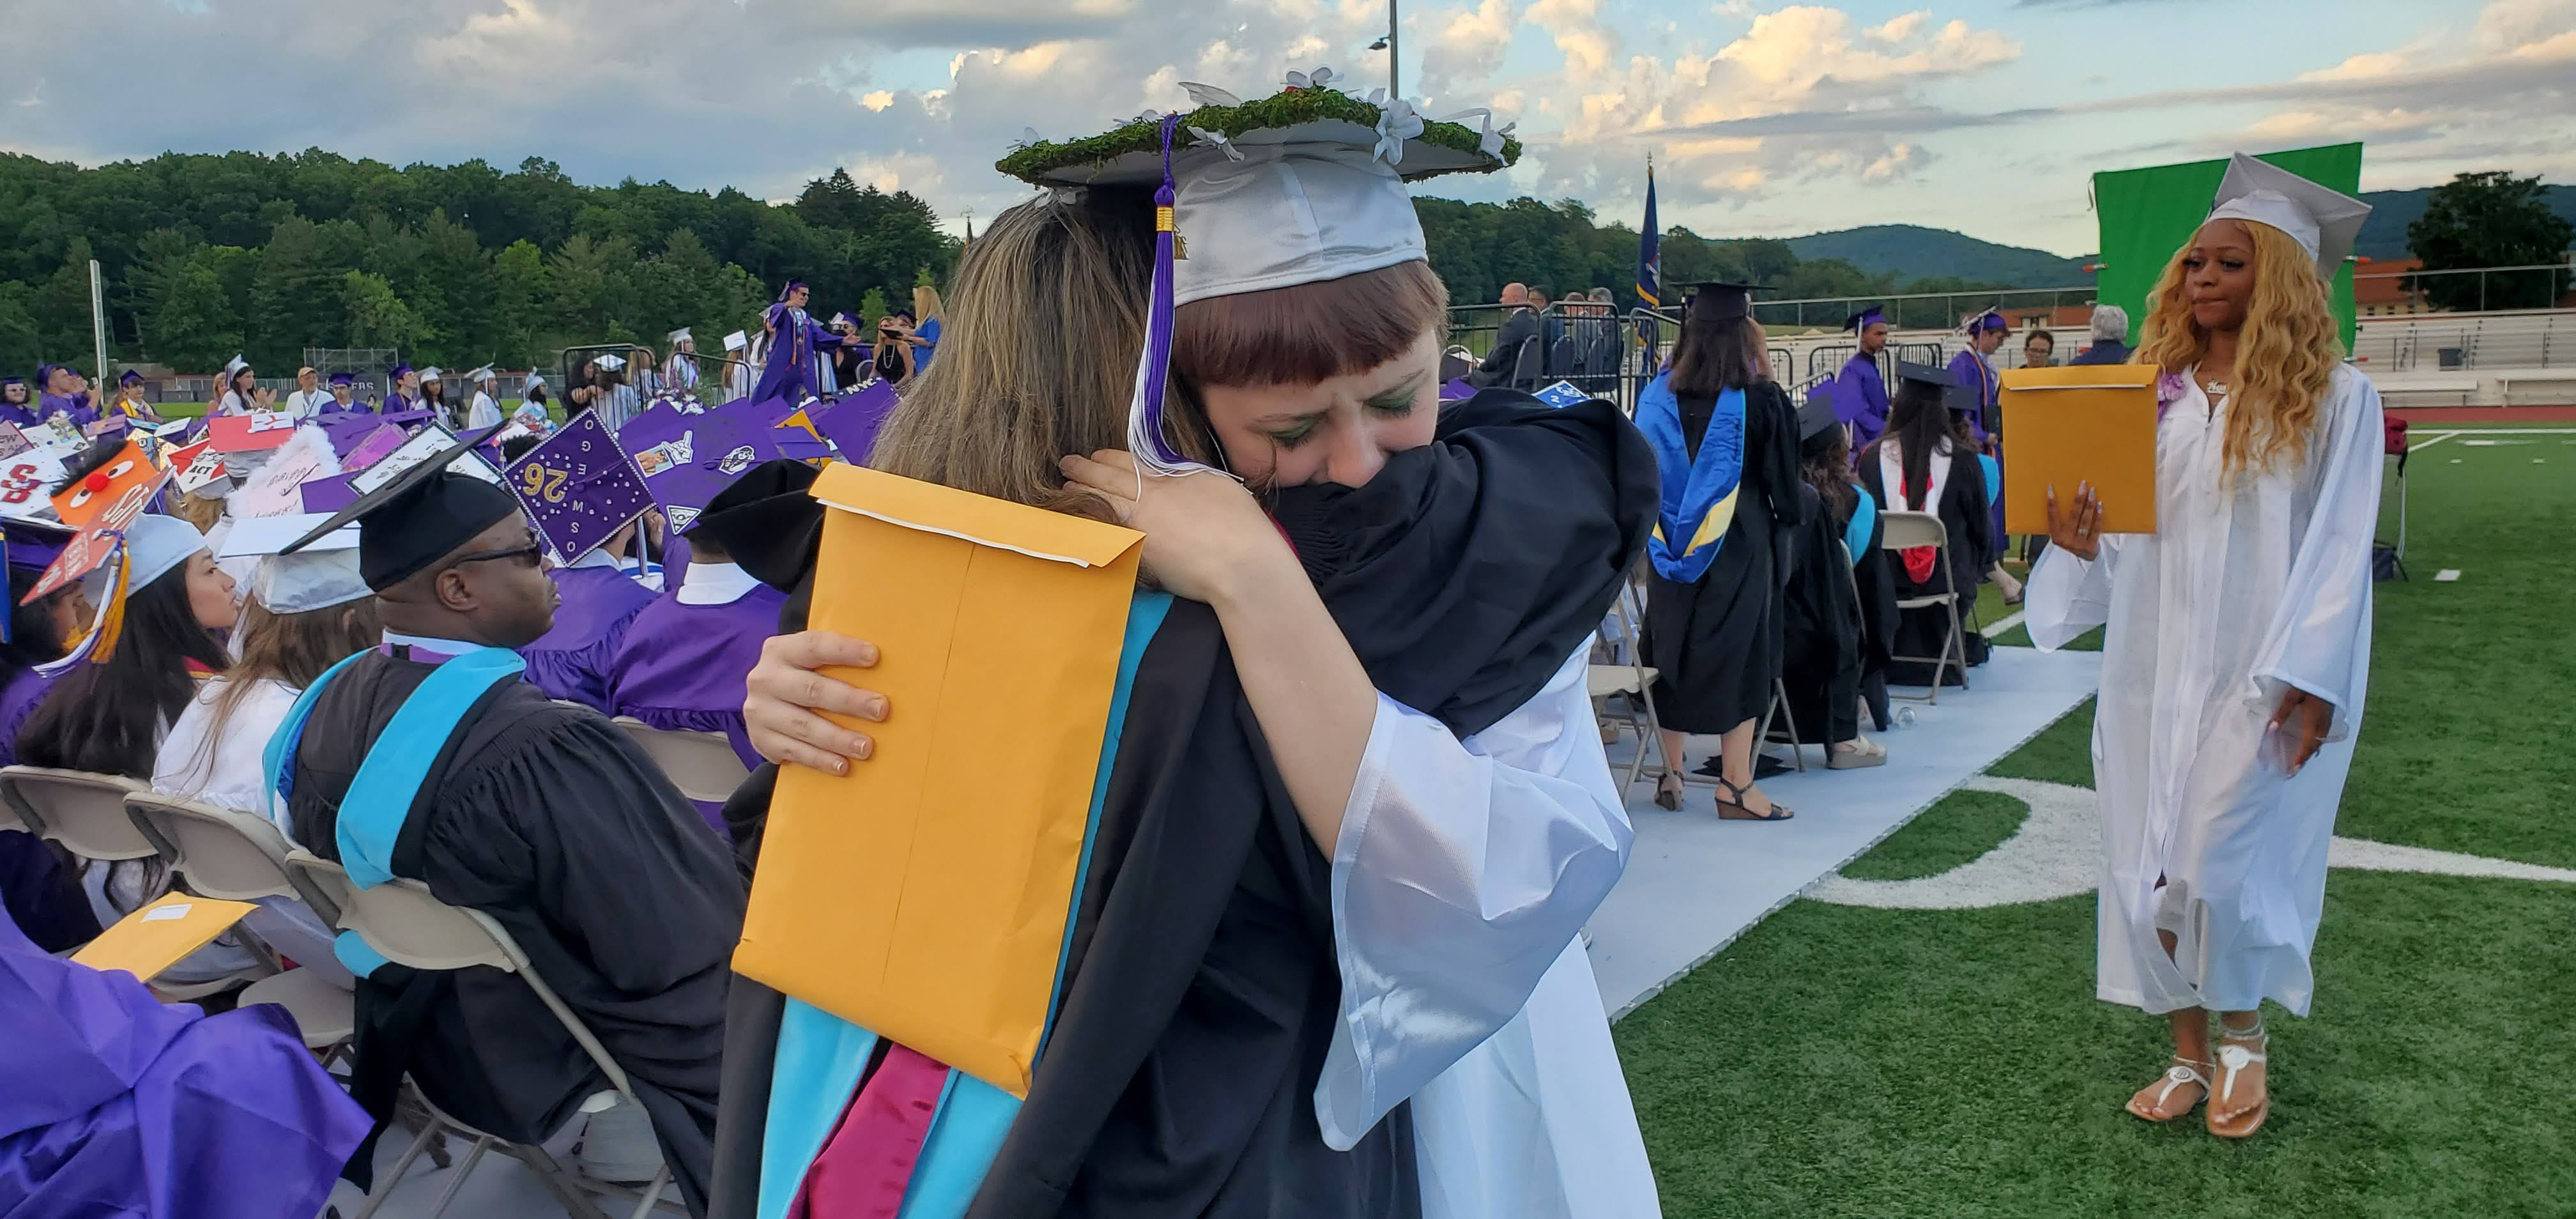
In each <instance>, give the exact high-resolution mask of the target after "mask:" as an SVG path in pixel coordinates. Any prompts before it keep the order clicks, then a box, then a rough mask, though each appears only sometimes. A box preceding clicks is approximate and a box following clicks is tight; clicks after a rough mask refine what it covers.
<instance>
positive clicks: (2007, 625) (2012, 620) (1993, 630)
mask: <svg viewBox="0 0 2576 1219" xmlns="http://www.w3.org/2000/svg"><path fill="white" fill-rule="evenodd" d="M2027 612H2028V611H2025V610H2014V611H2013V612H2011V613H2009V614H2006V615H2004V616H2003V617H2001V618H1997V619H1995V620H1994V621H1992V622H1989V623H1987V624H1986V629H1985V630H1984V631H1982V632H1980V633H1981V634H1983V635H1984V636H1985V637H1986V638H1988V639H1992V638H1995V637H1996V636H1998V635H2001V634H2003V633H2004V632H2006V631H2009V630H2011V629H2013V628H2014V627H2017V626H2020V625H2021V620H2022V617H2023V615H2024V614H2025V613H2027Z"/></svg>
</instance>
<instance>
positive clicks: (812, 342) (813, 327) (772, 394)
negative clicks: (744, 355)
mask: <svg viewBox="0 0 2576 1219" xmlns="http://www.w3.org/2000/svg"><path fill="white" fill-rule="evenodd" d="M769 324H770V327H771V328H772V329H773V330H775V331H777V335H776V337H775V338H773V339H772V340H771V342H770V346H769V363H768V364H767V365H766V366H765V367H763V368H762V369H761V370H760V384H758V385H755V386H752V387H751V400H752V401H754V402H768V401H771V400H774V399H785V400H786V401H789V402H803V401H804V400H805V399H806V398H807V397H809V396H813V395H819V394H821V393H822V392H823V385H824V384H825V382H824V373H823V368H822V362H823V359H824V356H823V352H824V350H825V349H827V348H832V347H838V346H840V345H841V336H840V335H837V334H834V333H832V332H831V331H829V330H826V329H824V328H823V324H822V323H821V322H818V321H815V320H814V317H813V315H812V314H809V313H807V312H805V311H804V310H802V309H790V308H788V307H787V306H786V305H784V304H777V305H771V306H770V307H769Z"/></svg>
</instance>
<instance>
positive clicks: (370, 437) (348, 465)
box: [330, 415, 409, 512]
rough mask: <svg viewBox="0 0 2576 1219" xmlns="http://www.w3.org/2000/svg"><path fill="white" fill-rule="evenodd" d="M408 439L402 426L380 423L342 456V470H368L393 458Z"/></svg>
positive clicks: (354, 471)
mask: <svg viewBox="0 0 2576 1219" xmlns="http://www.w3.org/2000/svg"><path fill="white" fill-rule="evenodd" d="M359 418H362V419H363V418H366V416H364V415H361V416H359ZM408 438H409V437H408V435H407V434H406V433H405V432H404V431H403V430H402V428H401V426H400V425H398V424H391V423H378V424H377V425H376V430H374V431H372V432H369V433H367V434H366V435H365V436H364V437H362V438H361V439H360V440H359V441H358V443H357V445H356V446H355V447H353V448H351V449H350V450H349V451H348V452H346V453H341V454H340V469H341V470H342V471H343V472H345V473H350V474H355V473H357V472H358V471H360V470H363V469H366V468H367V467H369V466H372V465H374V464H376V463H377V462H380V461H383V460H384V459H386V458H387V457H391V456H393V452H394V450H395V449H399V448H401V447H402V442H403V441H404V440H406V439H408ZM331 447H332V448H333V449H334V450H335V451H336V450H337V449H338V448H339V447H340V446H338V445H336V444H334V445H332V446H331ZM330 511H333V512H337V511H339V509H337V508H334V509H330Z"/></svg>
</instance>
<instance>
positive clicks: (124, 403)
mask: <svg viewBox="0 0 2576 1219" xmlns="http://www.w3.org/2000/svg"><path fill="white" fill-rule="evenodd" d="M108 410H110V411H112V412H114V413H115V414H117V415H120V416H123V417H124V418H126V419H130V420H138V421H141V422H144V423H159V422H161V412H160V411H158V410H155V409H153V406H152V404H151V403H150V402H147V401H145V400H144V397H143V374H142V373H139V372H136V371H134V370H133V369H131V368H129V369H126V370H125V371H124V372H122V373H119V374H118V375H117V378H116V401H114V402H111V403H109V404H108Z"/></svg>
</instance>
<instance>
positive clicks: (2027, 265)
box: [1789, 224, 2093, 288]
mask: <svg viewBox="0 0 2576 1219" xmlns="http://www.w3.org/2000/svg"><path fill="white" fill-rule="evenodd" d="M1789 248H1790V249H1791V250H1793V251H1795V252H1796V253H1797V255H1798V257H1800V258H1839V259H1841V260H1843V261H1844V262H1848V263H1850V264H1852V265H1853V266H1856V267H1859V268H1860V269H1861V270H1863V271H1867V272H1869V273H1871V274H1873V275H1896V276H1900V277H1902V278H1905V279H1944V278H1953V279H1964V280H1969V281H1971V282H1975V283H1985V284H2010V285H2013V286H2016V287H2024V288H2062V287H2067V286H2070V285H2076V284H2089V283H2091V282H2093V280H2092V277H2091V276H2089V275H2087V274H2086V273H2085V271H2084V263H2085V261H2086V260H2084V259H2082V258H2068V257H2066V256H2065V255H2062V254H2051V253H2049V252H2048V251H2046V250H2031V249H2024V248H2022V247H2020V246H2009V245H1997V244H1995V243H1994V242H1991V241H1981V240H1978V239H1977V238H1974V237H1970V236H1968V235H1967V234H1965V233H1956V232H1952V231H1951V230H1949V229H1927V228H1924V227H1922V226H1921V225H1914V224H1873V225H1869V226H1866V227H1864V228H1857V229H1842V230H1839V231H1837V232H1831V233H1816V234H1813V235H1811V236H1806V237H1792V238H1790V239H1789Z"/></svg>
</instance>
